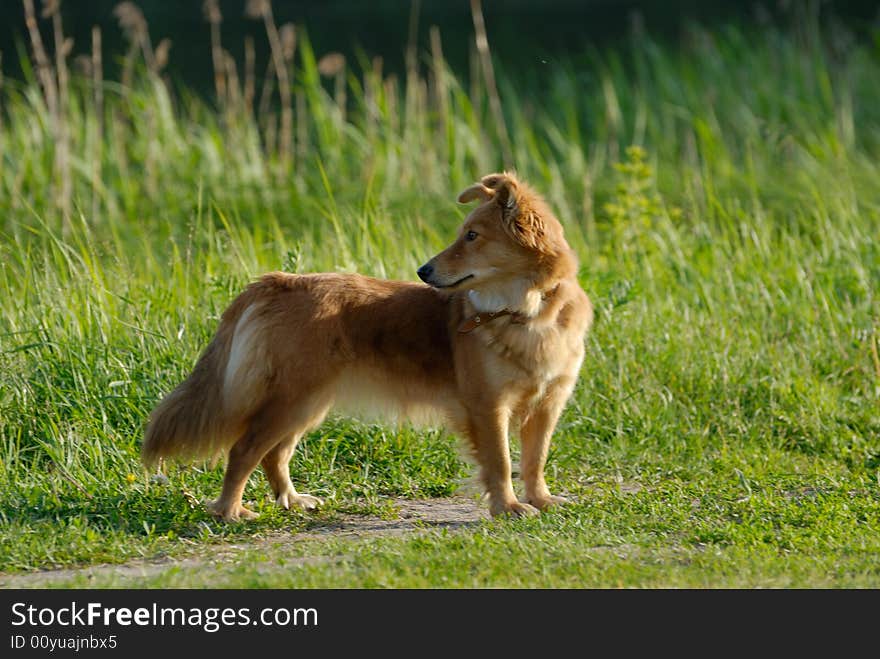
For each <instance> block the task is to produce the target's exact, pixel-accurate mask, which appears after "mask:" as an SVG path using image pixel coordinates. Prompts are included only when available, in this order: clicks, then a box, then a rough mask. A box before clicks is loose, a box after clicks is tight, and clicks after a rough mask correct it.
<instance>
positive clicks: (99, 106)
mask: <svg viewBox="0 0 880 659" xmlns="http://www.w3.org/2000/svg"><path fill="white" fill-rule="evenodd" d="M91 69H92V100H93V102H94V104H95V141H94V144H93V145H92V148H93V149H94V150H93V152H92V218H93V220H95V219H97V217H98V213H99V211H100V203H101V200H100V197H99V195H98V191H99V189H100V183H101V160H102V158H103V154H102V151H103V144H104V71H103V69H104V65H103V62H102V58H101V28H100V27H98V26H97V25H93V26H92V61H91Z"/></svg>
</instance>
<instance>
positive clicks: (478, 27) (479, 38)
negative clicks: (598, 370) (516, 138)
mask: <svg viewBox="0 0 880 659" xmlns="http://www.w3.org/2000/svg"><path fill="white" fill-rule="evenodd" d="M471 16H472V17H473V20H474V32H475V36H476V45H477V53H478V54H479V57H480V65H481V67H482V69H483V78H484V79H485V82H486V92H487V93H488V94H489V108H490V109H491V110H492V114H493V115H494V119H495V128H496V130H497V131H498V139H499V141H500V142H501V153H502V156H503V158H504V166H505V167H507V168H512V167H513V165H514V163H513V153H512V151H511V148H510V135H509V133H508V132H507V123H506V122H505V121H504V112H503V111H502V109H501V97H500V96H499V94H498V86H497V85H496V84H495V69H494V67H493V66H492V53H491V52H490V51H489V39H488V37H487V36H486V24H485V22H484V21H483V7H482V4H481V2H480V0H471Z"/></svg>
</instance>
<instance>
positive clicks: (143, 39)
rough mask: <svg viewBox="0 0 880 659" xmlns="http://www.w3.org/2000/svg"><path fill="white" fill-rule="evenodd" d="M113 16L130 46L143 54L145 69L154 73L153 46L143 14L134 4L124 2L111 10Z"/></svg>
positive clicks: (154, 58)
mask: <svg viewBox="0 0 880 659" xmlns="http://www.w3.org/2000/svg"><path fill="white" fill-rule="evenodd" d="M113 14H114V15H115V16H116V19H117V20H118V21H119V26H120V27H121V28H122V31H123V32H125V36H126V37H127V38H128V40H129V41H130V42H131V44H132V46H135V45H136V46H138V47H139V48H140V49H141V51H142V52H143V54H144V61H146V63H147V68H148V69H149V70H150V71H152V72H154V73H155V72H156V57H155V54H154V53H153V44H152V42H151V41H150V31H149V29H148V27H147V19H145V18H144V14H143V12H142V11H141V10H140V8H139V7H138V6H137V5H136V4H134V3H133V2H129V1H128V0H126V1H125V2H120V3H119V4H118V5H116V7H114V8H113Z"/></svg>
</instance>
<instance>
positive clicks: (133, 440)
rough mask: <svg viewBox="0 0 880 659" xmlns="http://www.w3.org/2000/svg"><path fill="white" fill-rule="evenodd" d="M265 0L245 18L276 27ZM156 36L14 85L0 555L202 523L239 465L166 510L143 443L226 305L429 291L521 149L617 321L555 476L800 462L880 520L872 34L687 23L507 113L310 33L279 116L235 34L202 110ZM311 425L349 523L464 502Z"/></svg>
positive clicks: (0, 312)
mask: <svg viewBox="0 0 880 659" xmlns="http://www.w3.org/2000/svg"><path fill="white" fill-rule="evenodd" d="M126 4H131V3H126ZM257 5H259V6H257ZM478 5H479V3H475V6H477V7H478ZM267 7H269V8H270V5H268V3H254V7H253V8H252V9H253V13H254V15H255V16H259V17H261V18H263V19H265V21H266V24H267V30H268V33H269V35H270V38H273V40H274V39H276V38H277V39H280V37H279V36H278V35H280V34H281V30H283V29H284V26H281V27H280V28H276V27H275V26H274V23H270V21H271V12H269V13H268V14H267V13H266V9H267ZM128 9H129V10H131V7H129V8H128ZM209 9H210V8H209ZM135 18H136V17H135ZM209 18H212V20H214V22H213V23H211V26H213V25H216V20H217V16H216V15H212V14H210V12H209ZM135 23H137V21H135ZM211 26H209V25H206V28H205V29H211ZM146 29H147V27H146V26H145V25H140V24H137V25H135V26H134V28H133V34H134V36H133V37H132V39H133V41H132V43H133V46H132V49H131V51H130V53H129V55H128V61H129V62H130V69H131V73H130V74H129V75H130V79H129V80H128V81H127V82H126V83H125V84H122V83H119V82H115V81H109V80H104V79H103V77H102V75H101V72H100V70H98V69H99V68H100V62H101V55H100V47H98V49H97V51H96V52H97V53H98V54H97V55H92V56H91V58H90V60H89V61H90V62H91V63H92V64H91V68H90V69H88V70H85V69H83V71H82V72H81V73H77V72H76V67H74V73H73V74H71V75H70V76H69V79H68V77H67V76H62V75H60V71H59V70H58V69H57V68H52V67H51V63H50V64H47V65H46V66H49V67H50V69H51V71H50V73H49V75H53V76H54V77H52V78H46V76H47V73H46V71H45V70H43V71H42V72H39V73H38V72H37V71H35V70H34V69H32V68H31V67H30V66H29V61H30V60H29V59H28V58H23V59H22V64H23V65H24V67H25V69H26V71H27V72H28V77H27V79H26V80H25V81H24V82H15V81H12V80H4V81H3V82H2V87H0V106H2V110H0V117H2V120H0V162H2V166H0V262H2V267H0V490H2V491H3V492H4V493H5V495H4V497H3V502H2V503H0V528H3V529H5V530H3V531H2V532H0V547H2V548H3V551H2V552H0V556H3V557H4V561H3V563H4V565H3V567H5V568H15V567H32V566H35V565H48V564H63V563H69V562H73V561H94V560H119V559H120V558H121V557H123V556H125V555H130V554H133V553H138V552H142V551H147V549H146V548H148V547H150V546H152V545H151V544H150V543H151V542H153V541H155V539H156V537H157V536H158V535H162V534H164V535H162V538H165V539H168V538H173V537H174V535H175V534H178V535H180V534H187V533H189V534H193V533H196V534H197V533H199V532H200V531H197V529H198V528H200V527H198V526H197V524H196V523H197V522H198V521H200V520H203V518H204V514H203V512H202V511H201V509H200V507H199V506H196V505H195V504H194V502H195V501H196V500H197V498H198V497H200V496H202V495H207V494H210V493H211V491H212V490H213V489H215V488H216V486H217V479H218V472H217V471H216V470H215V471H210V470H207V471H202V470H199V469H197V470H192V471H185V472H181V473H180V475H179V479H180V482H179V487H177V488H176V489H174V490H173V493H169V492H165V491H163V490H161V488H160V487H158V486H155V485H153V486H151V484H150V483H149V482H147V481H145V480H144V479H143V477H142V476H141V475H140V471H139V466H138V462H137V452H138V448H139V442H140V438H141V429H142V426H143V422H144V419H145V418H146V415H147V414H148V412H149V410H150V409H151V407H152V406H153V405H154V404H155V402H156V401H157V400H158V399H159V397H160V396H161V395H162V394H163V393H165V392H167V391H168V390H170V389H171V388H172V387H173V386H174V385H175V384H176V383H177V382H178V381H179V380H180V379H181V378H182V377H183V376H184V375H185V374H186V373H187V371H188V369H189V368H190V367H191V365H192V364H193V362H194V360H195V358H196V357H197V355H198V353H199V351H200V350H201V349H202V348H203V346H204V345H205V344H206V342H207V340H208V338H209V336H210V334H211V333H212V332H213V329H214V327H215V325H216V321H217V319H218V316H219V313H220V312H221V311H222V309H223V308H224V307H225V306H226V304H228V302H229V301H230V300H231V299H232V297H233V296H234V295H235V294H236V293H237V292H238V291H239V290H240V289H241V288H242V286H243V285H245V284H246V283H247V282H248V281H249V280H250V279H251V278H252V277H254V276H255V275H257V274H259V273H261V272H263V271H266V270H270V269H282V268H283V269H286V270H290V271H299V272H304V271H314V270H346V271H350V270H358V271H361V272H365V273H368V274H373V275H377V276H383V277H384V276H387V277H398V278H407V279H412V278H413V273H414V272H415V270H416V268H417V267H418V265H419V264H420V263H422V262H423V261H424V260H425V259H426V258H427V257H428V256H430V255H432V254H433V253H435V252H436V251H437V250H438V249H439V248H440V247H442V246H443V245H444V244H446V243H447V242H448V241H449V240H450V239H451V238H452V236H453V232H454V228H455V227H456V226H457V224H458V223H459V222H460V220H461V218H462V217H463V216H464V213H465V212H466V209H464V208H460V207H458V206H457V205H456V204H455V203H454V197H455V194H456V193H457V192H458V191H459V190H460V189H462V188H463V187H465V186H466V185H468V184H470V183H471V182H472V181H473V180H474V179H476V178H477V177H479V176H481V175H483V174H485V173H488V172H490V171H494V170H498V169H500V168H502V167H503V166H504V164H505V157H504V156H503V155H502V154H504V153H505V150H507V149H509V150H510V156H509V158H510V159H511V162H512V163H513V165H514V166H515V168H516V170H517V171H518V173H519V174H520V175H521V176H522V177H524V178H525V179H527V180H529V181H531V182H532V183H533V184H534V186H535V187H537V188H538V189H539V190H541V191H543V192H544V193H545V194H546V196H547V198H548V200H549V201H550V203H551V205H552V207H553V208H555V209H556V210H557V212H558V215H559V217H560V219H561V220H562V221H563V223H564V225H565V227H566V231H567V235H568V237H569V240H570V242H571V243H572V244H573V246H574V247H575V248H576V249H577V251H578V252H579V254H580V258H581V264H582V266H581V280H582V283H583V285H584V287H585V288H586V290H587V291H588V292H589V293H590V295H591V297H593V299H594V301H595V303H596V305H597V308H598V312H599V313H598V321H597V324H596V327H595V329H594V331H593V332H592V333H591V335H590V337H589V339H588V358H587V361H586V364H585V366H584V369H583V373H582V378H581V384H580V385H579V388H578V390H577V392H576V395H575V397H574V400H573V402H572V405H571V406H570V408H569V410H568V411H567V413H566V416H565V418H564V419H563V423H562V424H561V427H560V431H559V433H558V434H559V436H558V438H557V441H556V443H555V444H554V454H553V456H551V467H552V465H553V464H554V463H555V465H556V466H555V467H552V468H553V469H557V471H556V472H555V474H554V475H553V478H554V479H556V482H557V483H559V484H561V485H562V486H563V487H566V488H568V489H569V490H576V489H577V488H578V487H579V485H578V484H581V485H583V484H584V483H585V482H588V481H589V479H590V478H593V477H594V476H593V475H591V474H599V477H600V478H601V477H602V475H606V476H609V477H611V476H613V477H625V478H631V479H636V480H644V481H648V482H651V481H656V480H658V479H660V480H662V479H664V478H681V479H689V478H694V479H704V481H705V479H706V478H707V475H708V474H712V473H716V475H717V476H718V478H722V479H723V478H731V479H737V478H741V477H742V478H747V477H748V472H749V469H757V468H758V467H756V466H755V465H758V464H761V460H762V459H766V458H762V457H761V456H768V455H776V456H780V455H781V456H788V457H785V458H778V460H779V462H778V464H776V466H772V467H771V468H769V472H768V473H775V474H777V475H778V473H783V472H784V473H786V474H788V476H791V474H792V473H801V472H803V473H804V478H809V477H810V475H811V474H812V475H813V476H815V475H816V474H817V473H820V472H821V473H822V474H823V476H822V477H823V478H831V479H833V478H838V479H840V482H845V483H847V484H848V485H847V487H851V488H852V487H856V486H858V487H863V488H868V491H870V492H872V493H873V494H870V495H868V496H869V499H870V497H873V499H871V500H872V501H874V504H872V505H873V507H871V506H869V509H870V510H872V511H873V512H876V507H877V503H876V501H877V494H876V492H877V490H876V487H877V485H876V484H877V482H878V479H880V471H878V469H880V412H878V409H880V405H878V403H880V359H878V356H877V354H878V345H880V343H878V342H880V304H878V282H880V247H878V240H877V236H878V235H880V188H878V186H877V181H878V180H880V85H878V84H877V81H878V80H880V54H878V50H877V47H876V45H874V44H871V43H870V42H868V41H867V40H862V39H856V38H854V37H853V36H852V35H850V34H849V33H847V32H846V31H845V30H844V29H843V28H842V27H840V26H839V25H837V24H836V23H833V22H832V23H831V24H829V25H823V26H820V25H819V22H818V20H817V18H816V17H815V16H810V15H801V16H799V18H797V20H793V21H792V23H791V24H786V25H773V24H766V25H763V26H762V27H760V28H752V29H750V30H749V31H743V30H741V29H739V28H737V27H733V26H729V27H723V28H720V29H718V30H715V31H712V32H709V31H706V30H704V29H703V28H701V27H700V26H698V25H691V26H689V27H688V28H687V29H686V30H685V31H684V33H683V38H682V40H681V42H680V43H678V44H676V45H670V44H665V43H660V42H657V41H655V40H653V39H652V38H651V36H650V35H649V34H645V33H638V32H637V33H634V34H633V35H632V36H631V38H630V40H629V41H628V42H627V43H626V44H625V45H622V46H620V47H617V48H609V49H601V50H597V49H592V50H590V51H589V52H586V53H573V54H572V55H571V56H568V57H565V58H562V59H551V60H549V61H546V62H541V63H537V64H536V65H535V68H534V69H531V70H508V69H506V68H505V66H504V62H505V58H504V52H503V51H501V50H498V49H496V50H495V51H494V63H495V65H496V67H497V69H496V70H495V73H494V74H493V75H495V76H497V91H498V96H497V98H498V99H499V101H500V108H493V103H492V102H491V99H492V97H493V95H492V94H489V93H486V92H485V91H484V90H485V89H486V87H485V80H483V79H482V78H480V77H477V78H476V79H474V80H470V81H469V82H465V81H464V80H463V78H462V77H461V76H459V75H458V74H456V72H453V71H451V70H449V69H448V67H447V66H446V64H445V63H444V60H443V55H442V39H441V35H440V34H439V32H437V31H432V41H431V44H430V53H428V52H422V51H421V50H420V51H419V52H422V55H423V57H422V59H421V60H419V59H418V58H416V59H415V61H414V62H412V61H411V67H410V70H409V71H408V73H407V76H406V79H405V80H404V81H403V82H401V81H400V80H398V79H397V78H396V77H395V76H394V75H388V74H386V73H384V72H383V69H382V66H381V62H378V61H374V60H370V59H369V58H367V57H366V56H364V57H363V58H362V59H361V60H360V61H358V62H356V63H353V62H344V61H343V62H340V61H339V60H338V58H337V59H336V60H335V64H336V68H334V67H333V66H330V65H329V64H328V63H327V61H326V60H325V61H324V66H319V61H320V60H321V59H322V58H321V57H319V56H318V54H316V53H314V52H313V50H312V47H311V44H310V41H309V38H308V34H307V31H306V29H305V28H304V27H302V26H300V27H299V28H298V29H296V31H295V35H296V38H295V57H290V58H286V56H285V55H284V53H281V52H275V53H274V54H275V57H273V60H272V62H273V64H272V67H275V71H271V70H270V71H268V72H267V73H268V80H270V81H272V82H271V85H270V87H266V89H267V90H268V91H267V93H269V94H278V92H277V88H276V84H277V83H281V84H282V85H287V88H285V91H284V93H283V94H282V95H281V96H280V97H278V96H270V97H269V99H270V100H269V101H268V102H267V103H266V104H265V106H264V112H263V113H261V112H260V107H259V106H260V105H261V104H259V103H254V102H253V99H254V91H253V90H254V88H259V85H260V84H261V83H264V82H265V81H263V80H260V81H257V80H255V79H254V76H253V73H252V72H251V73H245V74H244V75H243V76H238V75H233V74H235V73H237V72H236V71H235V65H236V63H234V62H230V61H228V59H227V58H224V56H223V53H222V52H221V50H222V45H221V44H219V42H218V43H217V44H216V48H217V49H218V50H217V53H216V56H215V58H214V61H215V64H216V66H217V69H216V71H215V75H216V78H215V82H216V85H215V87H216V90H217V93H218V97H217V98H216V99H213V100H205V99H202V98H199V97H197V96H195V95H193V94H192V93H190V92H189V91H188V90H187V89H179V88H176V87H175V86H174V85H173V84H172V83H170V82H169V81H168V80H167V79H166V78H163V74H162V69H161V66H160V65H159V64H157V62H156V54H155V53H154V52H153V49H152V47H151V46H150V47H149V48H147V44H149V43H150V41H149V34H148V33H147V34H145V33H144V30H146ZM273 30H274V33H273ZM273 34H274V37H273ZM287 34H292V33H291V32H290V31H289V28H288V32H287ZM96 38H97V39H99V38H100V33H97V37H96ZM280 47H281V46H279V45H278V44H273V50H276V49H277V48H280ZM156 50H158V48H157V49H156ZM166 53H167V49H166ZM480 55H481V56H482V57H483V59H482V60H481V63H482V65H483V70H487V69H486V59H485V58H486V57H488V56H490V55H491V54H490V53H487V52H484V51H481V52H480ZM7 56H8V55H7ZM103 58H104V59H105V60H106V59H107V58H108V54H107V53H104V54H103ZM224 62H225V63H224ZM490 63H491V61H490ZM160 64H161V63H160ZM340 64H342V68H341V69H340V68H339V65H340ZM80 65H82V66H85V63H84V62H83V61H80ZM41 66H42V65H41ZM251 66H252V65H251ZM278 67H286V68H285V71H286V75H279V74H278ZM328 67H329V68H328ZM44 68H45V67H44ZM244 70H245V71H248V70H251V71H252V69H248V67H245V69H244ZM322 70H323V71H324V72H325V73H328V72H329V73H332V74H333V75H335V73H333V72H338V71H342V74H341V75H342V76H344V77H334V78H332V79H331V78H329V77H327V76H322ZM471 70H472V72H474V73H475V74H476V75H477V76H479V75H480V74H479V71H480V68H479V67H478V66H472V67H471ZM38 80H39V81H38ZM46 80H51V81H54V82H51V84H50V83H49V82H46ZM340 80H341V82H340ZM41 84H42V87H41ZM273 88H274V89H275V91H274V92H273V91H271V90H272V89H273ZM248 89H251V90H252V91H251V92H248ZM47 90H54V91H50V92H47ZM52 94H55V95H56V96H60V95H63V98H64V102H63V104H62V103H60V102H59V101H58V99H57V98H56V99H55V100H52V99H51V98H50V96H51V95H52ZM53 98H54V97H53ZM247 98H250V99H251V100H250V101H249V102H246V101H245V99H247ZM273 99H274V100H273ZM276 108H277V109H279V110H280V112H281V114H280V115H279V114H278V112H276ZM499 109H500V111H501V112H502V113H503V123H500V118H499V116H498V111H499ZM59 127H61V128H59ZM59 130H60V131H61V132H59ZM59 135H62V136H63V139H62V138H60V137H59ZM508 138H509V144H508V142H507V141H508ZM630 145H635V146H634V147H631V146H630ZM59 153H60V154H61V157H59ZM65 177H66V178H65ZM322 433H323V434H324V436H327V437H329V438H330V440H328V441H325V442H317V441H314V442H307V443H306V445H305V447H304V451H303V455H301V456H299V455H298V457H297V458H296V459H295V460H294V466H293V468H294V471H295V472H296V473H295V476H296V477H297V478H299V479H300V480H305V481H308V482H311V483H312V485H313V486H314V487H313V489H314V488H319V489H320V488H324V489H325V490H327V491H329V492H330V493H333V492H336V493H338V496H339V500H340V501H341V502H343V503H345V502H349V503H351V502H352V501H354V500H362V499H363V498H364V497H366V498H367V499H369V498H370V496H373V495H375V494H377V493H384V494H389V493H391V494H404V495H407V496H411V495H412V496H415V495H418V494H419V493H422V494H425V493H433V494H442V493H447V492H449V491H451V490H452V489H453V488H454V487H455V483H456V482H457V479H458V478H460V477H461V476H462V475H463V473H465V472H464V471H462V469H461V467H460V464H459V463H458V462H457V460H456V459H455V453H454V450H453V448H452V441H451V440H450V439H449V438H447V437H445V436H443V435H436V434H435V435H434V439H433V440H432V441H431V442H425V441H424V440H420V439H419V436H418V434H416V433H411V432H409V431H405V430H404V431H399V432H398V431H393V432H392V431H387V430H386V429H384V428H381V427H372V426H371V427H366V428H364V427H362V426H356V425H355V426H351V425H346V424H344V423H341V424H339V425H334V426H331V427H330V429H329V430H327V429H324V430H323V431H322ZM369 447H372V448H369ZM340 456H346V457H345V459H342V457H340ZM351 456H355V457H354V458H353V457H351ZM587 467H589V469H588V468H587ZM371 470H372V471H371ZM744 474H746V476H744ZM854 483H855V485H854ZM253 486H254V487H260V488H262V487H263V485H262V483H260V484H256V483H255V484H254V485H253ZM258 491H262V490H258ZM871 514H873V513H871ZM281 519H282V518H281V517H280V516H274V517H273V516H271V515H269V516H268V521H266V522H265V523H266V524H269V525H273V524H276V525H277V524H282V523H285V522H282V521H280V520H281ZM873 523H874V524H875V526H876V519H875V521H874V522H873ZM193 529H196V530H195V531H194V530H193ZM709 535H711V533H710V534H709ZM50 538H51V540H50ZM96 548H97V549H96Z"/></svg>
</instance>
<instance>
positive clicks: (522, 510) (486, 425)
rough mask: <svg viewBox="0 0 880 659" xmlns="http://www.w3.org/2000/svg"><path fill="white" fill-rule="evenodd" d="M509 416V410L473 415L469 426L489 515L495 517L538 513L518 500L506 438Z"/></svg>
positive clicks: (475, 413)
mask: <svg viewBox="0 0 880 659" xmlns="http://www.w3.org/2000/svg"><path fill="white" fill-rule="evenodd" d="M509 416H510V414H509V412H507V411H506V410H497V409H495V410H492V411H490V412H474V413H471V415H470V419H469V423H468V426H469V428H468V434H469V435H470V440H471V443H472V445H473V449H474V454H475V456H476V458H477V461H478V462H479V464H480V479H481V480H482V481H483V485H484V486H485V488H486V492H487V493H488V495H489V512H490V513H491V514H492V516H493V517H496V516H498V515H505V514H511V515H516V516H523V515H534V514H536V513H537V512H538V510H537V509H536V508H535V507H533V506H531V505H529V504H527V503H522V502H520V501H519V500H517V498H516V493H515V492H514V491H513V482H512V481H511V467H510V446H509V444H508V439H507V431H508V423H509Z"/></svg>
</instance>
